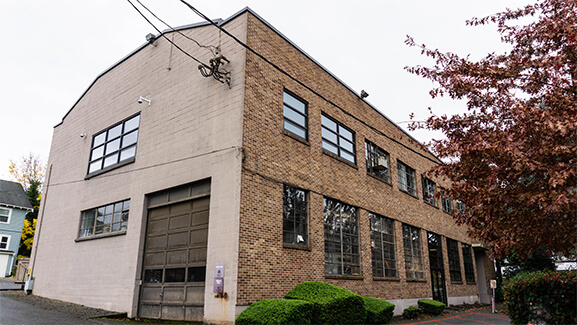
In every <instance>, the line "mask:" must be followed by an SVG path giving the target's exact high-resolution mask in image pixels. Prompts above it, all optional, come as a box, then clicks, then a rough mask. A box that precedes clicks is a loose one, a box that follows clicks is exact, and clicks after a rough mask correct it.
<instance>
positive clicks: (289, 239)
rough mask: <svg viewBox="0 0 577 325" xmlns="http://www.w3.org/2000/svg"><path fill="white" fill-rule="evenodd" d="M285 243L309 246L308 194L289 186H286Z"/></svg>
mask: <svg viewBox="0 0 577 325" xmlns="http://www.w3.org/2000/svg"><path fill="white" fill-rule="evenodd" d="M283 243H285V244H290V245H301V246H308V206H307V192H305V191H304V190H301V189H298V188H295V187H292V186H289V185H285V186H284V196H283Z"/></svg>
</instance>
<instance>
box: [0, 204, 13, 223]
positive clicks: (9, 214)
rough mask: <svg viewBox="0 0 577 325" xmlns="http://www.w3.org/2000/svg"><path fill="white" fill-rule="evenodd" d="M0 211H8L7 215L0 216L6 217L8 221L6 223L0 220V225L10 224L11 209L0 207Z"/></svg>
mask: <svg viewBox="0 0 577 325" xmlns="http://www.w3.org/2000/svg"><path fill="white" fill-rule="evenodd" d="M0 210H8V215H0V216H2V217H8V219H7V220H6V221H2V220H0V223H3V224H9V223H10V219H11V218H12V209H11V208H7V207H0Z"/></svg>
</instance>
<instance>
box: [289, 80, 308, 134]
mask: <svg viewBox="0 0 577 325" xmlns="http://www.w3.org/2000/svg"><path fill="white" fill-rule="evenodd" d="M301 119H302V120H301ZM283 124H284V130H285V131H286V132H288V133H290V134H292V135H294V136H296V137H298V138H301V139H303V140H305V141H308V138H309V128H308V103H307V102H305V101H304V100H302V99H301V98H299V97H298V96H296V95H294V94H293V93H291V92H290V91H288V90H285V91H284V92H283ZM300 132H302V133H304V135H303V134H299V133H300Z"/></svg>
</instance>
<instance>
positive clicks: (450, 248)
mask: <svg viewBox="0 0 577 325" xmlns="http://www.w3.org/2000/svg"><path fill="white" fill-rule="evenodd" d="M447 254H448V255H449V274H450V276H451V281H453V282H462V281H463V279H462V278H461V260H460V258H459V242H458V241H456V240H454V239H450V238H447Z"/></svg>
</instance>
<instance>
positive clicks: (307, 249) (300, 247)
mask: <svg viewBox="0 0 577 325" xmlns="http://www.w3.org/2000/svg"><path fill="white" fill-rule="evenodd" d="M282 247H283V248H288V249H296V250H301V251H309V252H310V251H311V248H310V246H303V245H293V244H286V243H283V244H282Z"/></svg>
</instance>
